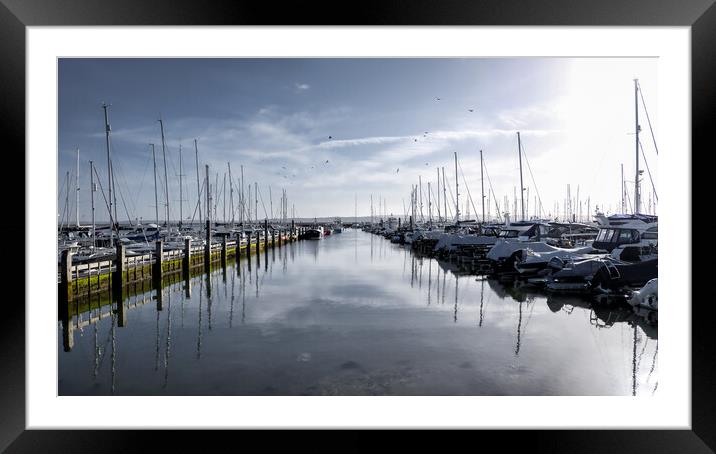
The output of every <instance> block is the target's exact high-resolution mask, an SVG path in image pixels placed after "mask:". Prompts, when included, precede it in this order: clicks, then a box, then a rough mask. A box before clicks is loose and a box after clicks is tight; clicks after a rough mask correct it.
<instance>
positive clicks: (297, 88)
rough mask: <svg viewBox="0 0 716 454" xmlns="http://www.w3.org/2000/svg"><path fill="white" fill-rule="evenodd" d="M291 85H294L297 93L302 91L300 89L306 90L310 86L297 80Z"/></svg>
mask: <svg viewBox="0 0 716 454" xmlns="http://www.w3.org/2000/svg"><path fill="white" fill-rule="evenodd" d="M293 86H294V88H295V89H296V92H298V93H300V92H302V91H306V90H308V89H309V88H311V86H310V85H308V84H304V83H298V82H297V83H295V84H293Z"/></svg>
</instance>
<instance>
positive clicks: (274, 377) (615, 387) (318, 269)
mask: <svg viewBox="0 0 716 454" xmlns="http://www.w3.org/2000/svg"><path fill="white" fill-rule="evenodd" d="M152 300H154V301H156V305H153V304H147V303H148V302H151V301H152ZM66 310H67V309H66ZM656 315H657V313H655V312H653V313H652V312H648V311H647V312H645V313H642V314H637V313H635V312H634V311H633V310H632V309H631V308H630V307H628V306H624V305H619V304H597V305H592V303H591V302H590V301H589V300H587V299H583V298H581V297H575V296H563V295H550V296H547V295H545V294H543V293H540V292H538V291H536V290H534V289H533V288H531V287H525V286H515V285H512V286H506V285H504V284H501V283H499V282H497V281H496V280H493V279H486V278H483V277H476V276H470V275H466V274H464V273H463V272H462V271H461V270H460V269H459V268H458V267H457V266H456V265H455V264H452V263H449V262H438V261H435V260H433V259H429V258H424V257H418V256H416V255H414V254H412V253H411V252H410V251H409V250H407V249H405V248H403V247H400V246H398V245H394V244H391V243H390V242H388V241H386V240H384V239H382V238H380V237H377V236H375V235H370V234H367V233H364V232H361V231H355V230H351V229H346V230H344V232H343V233H341V234H335V235H332V236H330V237H328V238H326V239H324V240H321V241H301V242H298V243H290V244H288V245H285V246H284V247H281V248H276V249H272V250H270V251H269V250H266V251H265V252H262V253H260V254H257V255H252V256H251V257H250V258H249V259H247V258H246V257H245V256H243V257H241V258H240V260H239V262H238V263H236V262H233V261H230V262H229V263H228V265H227V266H226V267H220V266H219V267H216V269H214V270H212V273H211V274H210V275H203V276H202V275H198V276H194V277H191V278H189V279H186V280H183V278H182V277H181V275H177V276H176V277H175V279H174V282H173V283H170V284H169V285H166V286H164V288H162V289H151V288H148V289H146V290H145V291H138V292H137V294H136V295H132V296H128V297H126V298H125V299H124V300H123V301H121V302H119V301H117V302H114V303H113V304H109V301H106V302H104V301H100V300H99V298H95V299H92V300H89V301H85V302H83V303H82V304H80V305H73V306H72V307H70V308H69V314H65V317H63V320H61V321H60V323H59V330H58V331H59V332H58V336H59V337H60V338H61V339H60V342H59V344H60V345H62V347H61V348H60V350H59V352H58V354H59V393H60V394H62V395H86V394H91V395H95V394H117V395H154V394H157V395H652V394H653V393H654V392H656V390H657V387H658V364H657V356H658V355H657V353H658V335H657V320H656V318H655V317H656Z"/></svg>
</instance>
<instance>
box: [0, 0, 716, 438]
mask: <svg viewBox="0 0 716 454" xmlns="http://www.w3.org/2000/svg"><path fill="white" fill-rule="evenodd" d="M713 3H714V0H698V1H696V0H694V1H686V2H685V1H683V0H682V1H679V0H660V1H653V0H651V1H649V0H632V1H628V2H627V1H617V0H602V1H600V2H594V1H587V0H579V1H576V0H541V1H540V0H522V1H520V0H482V1H469V0H447V1H442V2H435V1H430V0H413V1H403V2H396V1H380V0H378V1H365V0H364V1H362V2H359V3H352V4H350V5H349V4H339V3H338V2H333V3H330V4H327V3H323V2H320V1H314V2H291V3H288V2H286V4H285V5H283V4H276V3H274V2H259V1H254V2H249V1H234V2H224V1H215V2H211V3H210V2H196V1H190V0H174V1H170V0H160V1H157V0H155V1H152V2H148V1H141V0H124V1H122V0H116V1H113V2H97V1H92V0H65V1H53V0H0V56H2V59H1V60H0V131H1V132H2V134H0V137H2V138H3V142H4V143H5V144H7V143H8V139H10V141H9V142H10V143H11V144H12V145H11V146H10V147H11V148H8V150H14V154H15V156H16V159H18V163H19V164H21V165H22V166H23V168H24V163H23V161H24V159H20V156H23V157H24V154H23V153H17V152H16V150H24V149H25V28H26V27H28V26H42V25H53V26H63V25H346V26H350V25H406V26H407V25H446V26H460V25H569V26H594V25H610V26H619V25H629V26H690V27H691V32H692V43H691V46H692V47H691V65H692V67H691V69H692V79H691V83H692V86H691V88H692V149H693V150H697V149H702V148H703V152H702V154H703V153H707V152H708V150H709V149H711V148H712V147H713V145H711V144H710V141H709V136H710V135H711V134H710V133H711V130H712V129H713V127H709V126H711V121H710V120H711V119H712V118H716V116H714V115H713V114H714V106H716V69H714V62H716V6H714V4H713ZM707 147H708V148H707ZM7 154H8V153H5V155H6V156H7ZM697 155H698V154H697V153H692V154H691V156H689V154H688V152H686V151H684V159H691V160H692V169H693V170H695V173H694V172H692V175H693V180H692V181H709V180H708V178H704V177H707V176H706V174H705V172H707V171H708V166H693V160H694V159H695V158H696V157H697ZM17 173H18V174H22V173H20V172H17ZM699 173H701V175H699ZM708 193H709V191H697V190H695V189H693V190H692V194H693V200H692V213H696V212H697V210H696V209H697V208H699V207H700V208H703V207H704V206H710V205H709V204H702V203H699V200H700V199H702V198H703V195H704V194H705V195H706V196H708ZM21 201H22V205H23V206H22V207H20V206H17V207H11V208H9V209H6V212H12V213H14V214H15V216H16V218H15V220H14V221H13V222H12V223H8V224H7V226H5V227H3V231H4V232H5V233H6V234H8V235H14V238H17V236H18V231H17V228H18V225H17V224H18V221H19V223H21V224H22V226H23V230H24V216H20V213H23V214H24V213H25V210H26V209H30V210H31V209H32V207H27V206H25V205H24V198H23V199H20V198H17V197H13V200H11V201H9V202H8V203H15V204H17V205H20V202H21ZM702 201H703V200H702ZM687 221H691V220H684V222H685V225H687V223H686V222H687ZM10 224H12V225H10ZM695 224H697V225H699V230H695V228H694V227H695ZM705 224H706V227H707V229H708V232H704V233H706V234H707V235H710V234H711V233H712V232H713V227H714V226H713V224H712V222H711V221H707V222H705ZM690 225H691V226H692V237H693V238H698V237H696V233H697V232H699V233H700V234H701V235H703V233H702V231H701V229H702V228H703V227H701V226H702V225H704V222H703V220H702V222H700V223H693V222H692V223H691V224H690ZM23 235H24V234H23ZM24 239H25V240H26V241H27V240H28V238H24ZM14 243H15V244H14V245H12V246H8V247H9V248H11V249H12V251H11V252H10V253H11V254H12V257H13V260H12V262H11V263H10V262H9V261H0V262H1V263H2V265H1V266H2V267H3V274H2V275H3V276H5V277H6V279H8V278H11V276H15V275H16V274H17V273H18V269H22V270H24V269H25V259H23V260H22V263H18V261H19V260H20V259H19V258H20V257H24V254H21V253H20V251H17V252H15V251H14V249H15V248H18V249H19V247H20V242H19V241H15V242H14ZM688 247H689V249H690V250H692V249H691V245H688ZM709 255H711V254H709ZM695 258H696V257H695V256H694V259H695ZM685 265H686V264H685ZM690 266H691V267H692V276H693V277H692V282H693V283H695V284H699V283H701V286H703V285H704V284H703V283H704V282H708V281H707V276H706V273H707V272H708V269H706V268H707V267H701V268H700V267H698V266H696V262H695V261H693V262H692V263H691V264H690ZM31 279H32V278H31V277H30V276H27V275H26V276H25V285H30V284H31ZM683 285H684V286H688V287H687V288H688V289H689V290H691V289H692V288H693V287H692V283H691V282H685V283H683ZM689 293H692V292H691V291H690V292H689ZM6 295H7V296H6V298H5V301H4V302H5V304H4V307H3V315H2V329H0V345H1V348H0V450H5V449H7V451H8V452H60V451H61V452H78V451H80V452H84V451H95V450H98V451H104V452H115V451H116V452H119V451H129V450H131V451H134V450H137V449H138V448H143V447H146V446H145V445H144V443H146V442H148V441H150V440H152V439H155V440H156V441H158V442H159V443H160V444H161V446H162V449H163V450H170V449H172V448H173V447H172V446H170V445H174V448H176V447H179V448H180V449H181V450H188V449H190V448H189V445H188V444H187V441H188V438H190V437H192V435H193V434H192V433H187V432H179V431H163V432H150V431H112V430H110V431H106V430H102V431H100V430H92V431H79V430H74V431H54V430H53V431H42V430H25V378H26V377H25V310H24V306H23V305H22V304H20V303H19V301H20V298H13V297H11V296H10V295H9V294H6ZM21 296H22V300H24V290H23V291H22V295H21ZM669 303H674V304H676V303H677V302H669ZM681 303H683V304H684V305H688V304H691V301H683V302H681ZM691 310H692V358H691V364H692V388H691V391H692V402H691V410H692V420H691V430H555V431H515V433H506V432H504V431H480V432H479V433H477V434H476V433H474V432H473V431H461V432H459V433H450V434H448V436H447V437H445V438H446V439H448V440H449V442H450V444H451V445H452V444H453V443H456V442H457V441H465V442H467V443H468V446H470V445H472V446H473V448H478V447H487V446H490V445H492V442H497V443H498V446H500V445H502V446H507V447H509V448H510V449H512V448H516V447H518V445H521V446H522V447H524V448H525V449H532V450H534V449H535V448H537V449H540V448H541V449H543V450H548V451H550V452H559V451H563V452H615V451H625V452H626V451H629V452H714V451H716V430H715V429H716V396H714V389H715V388H716V376H715V375H714V363H715V362H716V359H715V358H716V355H714V336H712V335H710V334H711V333H710V330H711V326H710V325H711V321H712V320H713V319H714V317H713V315H714V309H713V304H712V303H711V302H710V301H709V299H708V298H704V299H701V300H696V302H695V304H692V305H691ZM585 410H588V409H585ZM102 411H111V409H107V410H102ZM237 411H240V410H238V409H237ZM476 411H479V409H476ZM200 435H206V434H205V433H200ZM283 435H286V434H283ZM307 435H308V436H310V432H309V433H308V434H306V433H301V434H298V433H291V434H288V435H286V436H283V437H281V436H279V437H273V436H267V434H266V433H265V432H264V433H261V432H259V433H250V434H249V433H245V432H243V433H242V434H240V437H241V441H240V443H241V446H250V445H251V443H252V442H258V443H259V445H258V446H264V447H265V448H269V449H271V450H274V449H275V448H276V446H277V444H276V443H285V444H286V447H287V448H289V447H290V449H294V447H296V446H297V445H300V444H301V443H303V441H304V440H305V437H306V436H307ZM328 435H330V436H328ZM328 435H321V436H320V437H315V436H314V437H312V438H314V439H318V438H320V439H321V440H322V441H321V443H320V445H316V444H315V441H312V442H311V443H312V444H311V445H308V446H312V447H320V446H324V447H326V448H328V449H331V450H334V449H335V450H341V451H344V450H361V451H365V450H368V449H371V450H372V449H373V448H374V447H375V446H376V445H375V444H374V443H373V440H372V439H371V437H370V434H369V433H367V432H364V431H350V432H347V431H331V432H330V433H329V434H328ZM383 435H387V437H385V438H386V440H385V441H382V442H381V444H380V447H381V448H383V449H385V448H391V447H392V448H401V451H402V450H405V449H406V448H407V447H408V445H412V444H418V445H420V446H421V447H423V448H428V447H431V443H435V442H436V441H435V438H432V439H431V440H427V439H426V436H425V433H423V432H421V433H417V432H411V433H408V434H406V433H386V432H384V433H383ZM431 435H432V434H431ZM442 435H445V434H442ZM458 435H459V437H458V439H456V437H457V436H458ZM205 438H208V439H210V441H211V443H212V444H213V443H216V442H218V441H223V440H221V439H224V440H226V441H229V442H230V443H234V444H236V435H234V434H232V432H228V431H225V432H223V433H220V434H217V435H214V434H213V433H212V434H211V435H210V436H208V437H205ZM440 438H442V437H440ZM459 439H462V440H459ZM281 440H285V441H281ZM334 440H335V441H336V443H340V444H336V443H333V441H334ZM217 447H218V446H217ZM445 447H447V445H446V444H445V443H444V442H437V444H436V445H435V449H439V448H445ZM142 450H144V449H142Z"/></svg>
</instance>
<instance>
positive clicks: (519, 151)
mask: <svg viewBox="0 0 716 454" xmlns="http://www.w3.org/2000/svg"><path fill="white" fill-rule="evenodd" d="M517 154H518V155H519V157H520V201H521V202H520V205H521V212H522V219H521V220H522V221H524V220H525V186H524V184H523V183H522V141H521V140H520V132H519V131H517Z"/></svg>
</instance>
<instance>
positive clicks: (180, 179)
mask: <svg viewBox="0 0 716 454" xmlns="http://www.w3.org/2000/svg"><path fill="white" fill-rule="evenodd" d="M182 173H183V172H182V166H181V144H179V228H181V224H182V221H183V219H184V212H183V211H182V206H183V205H184V194H183V189H182V188H183V184H182Z"/></svg>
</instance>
